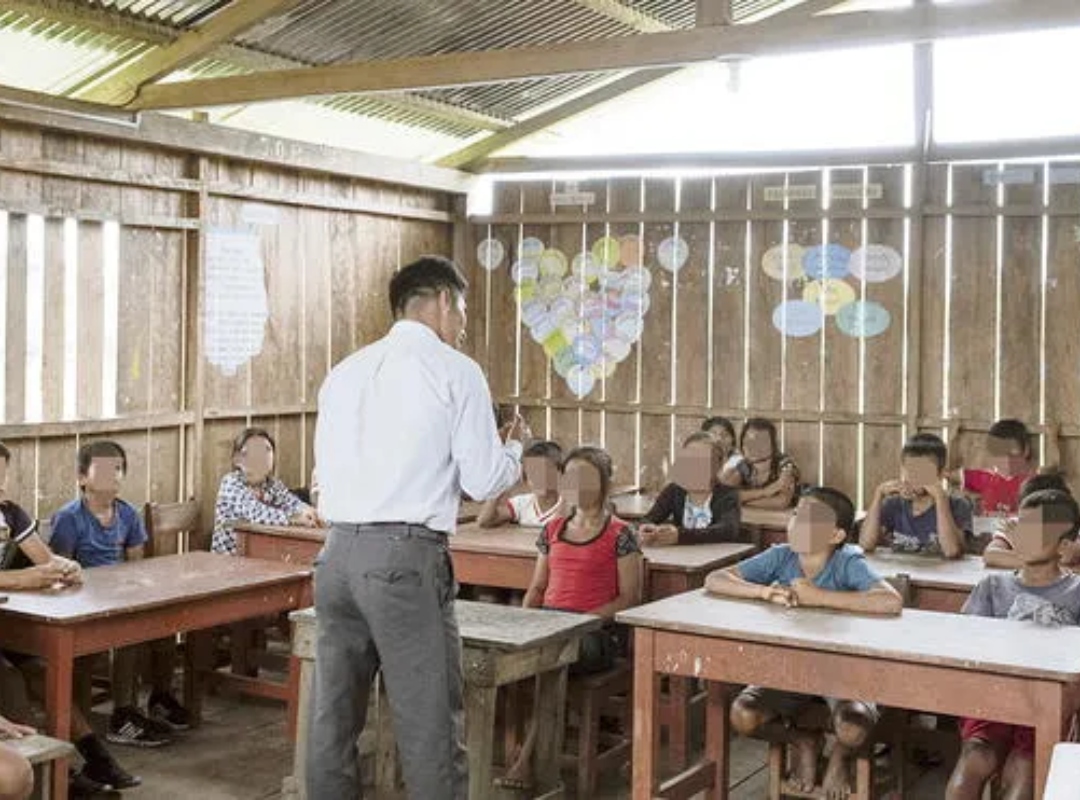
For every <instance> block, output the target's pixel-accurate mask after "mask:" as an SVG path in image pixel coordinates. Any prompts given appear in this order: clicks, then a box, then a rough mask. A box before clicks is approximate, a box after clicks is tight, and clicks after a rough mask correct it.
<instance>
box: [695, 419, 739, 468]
mask: <svg viewBox="0 0 1080 800" xmlns="http://www.w3.org/2000/svg"><path fill="white" fill-rule="evenodd" d="M701 432H702V433H707V434H709V435H710V436H712V438H713V439H714V440H715V441H716V443H717V444H718V445H719V446H720V463H721V464H723V465H724V466H727V464H728V461H729V460H730V459H732V457H735V460H736V461H737V460H738V458H737V457H738V453H736V452H735V425H734V424H732V422H731V420H730V419H728V418H727V417H708V418H706V420H705V421H704V422H702V423H701ZM733 465H734V462H733Z"/></svg>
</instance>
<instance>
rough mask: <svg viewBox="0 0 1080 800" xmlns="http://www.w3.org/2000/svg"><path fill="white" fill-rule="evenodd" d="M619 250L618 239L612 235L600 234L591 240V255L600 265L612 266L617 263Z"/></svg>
mask: <svg viewBox="0 0 1080 800" xmlns="http://www.w3.org/2000/svg"><path fill="white" fill-rule="evenodd" d="M620 251H621V247H620V245H619V240H618V239H616V238H614V237H613V236H602V237H600V238H599V239H597V240H596V241H595V242H593V246H592V257H593V258H595V259H596V261H597V263H598V264H600V265H601V266H605V267H614V266H615V265H616V264H618V263H619V255H620Z"/></svg>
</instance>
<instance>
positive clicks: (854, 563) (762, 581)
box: [738, 544, 881, 592]
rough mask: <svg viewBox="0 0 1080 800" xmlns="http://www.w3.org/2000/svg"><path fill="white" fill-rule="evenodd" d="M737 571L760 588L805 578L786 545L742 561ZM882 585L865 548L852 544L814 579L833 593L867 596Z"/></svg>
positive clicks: (829, 561) (788, 584)
mask: <svg viewBox="0 0 1080 800" xmlns="http://www.w3.org/2000/svg"><path fill="white" fill-rule="evenodd" d="M738 570H739V575H740V576H742V579H743V580H744V581H749V582H750V583H756V584H759V585H761V586H771V585H772V584H774V583H779V584H780V585H781V586H790V585H791V584H792V583H793V582H794V581H796V580H798V579H799V578H805V577H806V573H804V572H803V569H802V564H800V563H799V554H798V553H796V552H795V551H794V550H792V549H791V546H790V545H786V544H777V545H773V546H772V547H770V548H769V549H768V550H766V551H765V552H764V553H759V554H758V555H756V556H754V557H753V558H749V559H747V560H746V561H740V562H739V565H738ZM880 582H881V576H880V575H878V574H877V573H876V572H875V571H874V569H873V567H871V566H870V564H869V563H867V561H866V556H865V555H864V554H863V551H862V548H860V547H857V546H855V545H851V544H845V545H843V546H842V547H838V548H837V549H836V550H835V551H834V552H833V554H832V555H831V556H829V560H828V561H827V562H826V563H825V568H824V569H823V570H821V572H819V573H818V574H817V576H816V577H815V578H814V585H815V586H817V587H818V588H819V589H828V590H829V591H832V592H865V591H869V590H870V589H872V588H873V587H874V586H876V585H877V584H878V583H880Z"/></svg>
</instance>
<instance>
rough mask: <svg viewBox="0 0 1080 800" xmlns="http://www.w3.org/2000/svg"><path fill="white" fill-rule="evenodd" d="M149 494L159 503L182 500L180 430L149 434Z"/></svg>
mask: <svg viewBox="0 0 1080 800" xmlns="http://www.w3.org/2000/svg"><path fill="white" fill-rule="evenodd" d="M147 446H148V454H149V460H148V464H149V468H150V475H149V480H148V484H149V494H150V499H151V500H152V501H154V502H159V503H173V502H176V501H178V500H182V499H183V497H182V496H181V494H180V429H179V428H161V429H158V430H154V431H150V432H149V441H148V445H147Z"/></svg>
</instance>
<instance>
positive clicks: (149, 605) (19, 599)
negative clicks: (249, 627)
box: [0, 552, 311, 798]
mask: <svg viewBox="0 0 1080 800" xmlns="http://www.w3.org/2000/svg"><path fill="white" fill-rule="evenodd" d="M83 576H84V583H83V585H82V586H78V587H71V588H67V589H59V590H50V591H36V592H10V593H9V597H8V601H7V602H6V603H4V604H3V605H0V648H6V649H10V650H13V651H16V652H19V653H26V654H29V655H34V656H39V657H42V658H44V659H45V662H46V673H45V714H46V721H47V726H48V733H49V734H50V735H52V736H55V737H56V738H58V739H64V740H68V739H70V737H71V701H72V697H71V694H72V666H73V662H74V660H75V658H77V657H78V656H84V655H89V654H91V653H100V652H102V651H104V650H109V649H111V648H114V647H123V646H124V645H130V644H137V643H139V642H147V641H151V640H153V639H160V638H163V637H166V636H173V635H175V634H177V633H181V632H184V631H191V632H193V633H192V636H191V637H190V638H189V640H188V645H189V646H188V647H187V648H185V653H186V660H187V663H186V664H185V670H184V682H185V685H184V693H185V701H186V703H187V704H188V707H189V708H190V709H191V711H192V712H193V714H194V716H195V718H196V720H197V719H198V716H199V711H200V703H201V679H200V678H199V670H198V667H199V666H200V664H196V663H195V661H196V658H197V656H196V655H195V654H196V653H201V652H205V651H206V648H205V639H206V634H207V633H208V632H206V633H194V632H196V631H205V629H208V628H212V627H215V626H217V625H226V624H229V623H232V622H239V621H240V620H244V619H249V618H251V617H259V616H266V615H272V614H278V613H280V612H282V611H291V610H293V609H297V608H303V607H304V606H306V605H310V603H311V571H310V570H309V569H307V568H304V567H298V566H289V565H287V564H281V563H272V562H269V561H258V560H254V559H246V558H233V557H231V556H223V555H216V554H214V553H202V552H199V553H184V554H182V555H173V556H158V557H156V558H149V559H145V560H142V561H131V562H127V563H124V564H119V565H117V566H114V567H95V568H94V569H88V570H85V571H84V573H83ZM200 639H201V640H202V641H201V642H200ZM294 666H295V665H294ZM293 672H295V670H293ZM291 679H292V680H296V676H295V675H292V676H291ZM67 783H68V773H67V762H66V760H63V759H61V760H59V761H57V762H55V764H54V768H53V786H54V789H53V791H54V792H55V793H56V796H57V797H60V798H66V797H67Z"/></svg>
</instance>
